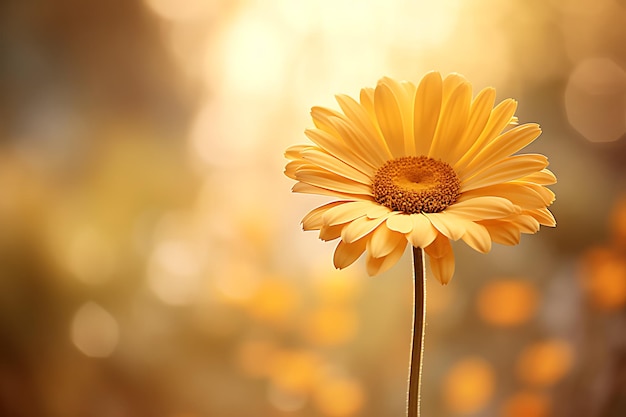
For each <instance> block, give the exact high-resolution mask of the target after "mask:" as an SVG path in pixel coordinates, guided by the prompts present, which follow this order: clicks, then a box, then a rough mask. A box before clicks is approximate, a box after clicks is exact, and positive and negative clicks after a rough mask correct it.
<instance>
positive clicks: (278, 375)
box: [269, 349, 324, 394]
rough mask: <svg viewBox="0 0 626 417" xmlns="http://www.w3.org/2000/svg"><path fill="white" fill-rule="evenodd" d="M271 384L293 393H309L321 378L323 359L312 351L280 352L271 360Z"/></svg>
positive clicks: (285, 350) (284, 350)
mask: <svg viewBox="0 0 626 417" xmlns="http://www.w3.org/2000/svg"><path fill="white" fill-rule="evenodd" d="M270 363H271V365H270V375H269V378H270V382H271V383H272V384H273V385H275V386H277V387H279V388H280V389H282V390H283V391H287V392H291V393H300V394H302V393H308V392H309V391H310V390H311V388H312V387H313V386H314V385H315V383H316V381H317V380H318V378H319V377H320V372H321V367H322V365H323V364H324V361H323V359H322V358H321V357H320V356H319V355H318V354H317V353H315V352H313V351H310V350H303V349H300V350H287V349H283V350H279V351H277V352H275V354H274V355H273V356H272V358H271V359H270Z"/></svg>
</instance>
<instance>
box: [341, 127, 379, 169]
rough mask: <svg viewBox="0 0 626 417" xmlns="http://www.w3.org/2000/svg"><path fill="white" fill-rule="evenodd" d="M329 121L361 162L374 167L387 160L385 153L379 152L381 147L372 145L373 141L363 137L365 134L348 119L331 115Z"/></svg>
mask: <svg viewBox="0 0 626 417" xmlns="http://www.w3.org/2000/svg"><path fill="white" fill-rule="evenodd" d="M329 123H330V124H331V125H332V126H333V127H334V128H335V130H336V131H337V134H338V135H339V136H341V138H342V139H343V141H344V143H345V144H346V146H347V147H348V148H350V149H351V150H352V152H354V154H355V155H357V156H358V157H359V159H360V160H361V161H363V163H365V164H367V165H369V166H370V167H372V168H374V169H376V168H377V167H379V166H381V165H382V164H384V163H385V162H386V161H387V159H388V158H385V155H384V154H382V153H381V149H380V148H378V147H377V146H374V142H372V141H371V140H370V139H369V138H367V137H365V134H364V133H363V132H361V131H360V130H359V129H358V128H357V127H356V126H355V125H354V124H352V123H351V122H350V121H349V120H345V119H344V118H343V117H332V118H329Z"/></svg>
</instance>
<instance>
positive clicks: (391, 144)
mask: <svg viewBox="0 0 626 417" xmlns="http://www.w3.org/2000/svg"><path fill="white" fill-rule="evenodd" d="M374 110H375V111H376V118H377V119H378V125H379V126H380V131H381V132H382V134H383V137H384V138H385V142H386V143H387V147H388V148H389V151H390V152H391V154H392V155H393V157H394V158H399V157H401V156H405V150H404V128H403V124H402V111H401V109H400V104H399V102H398V99H397V98H396V95H395V94H394V92H393V91H392V90H391V88H390V87H389V85H387V84H385V83H384V82H382V81H379V83H378V85H377V86H376V90H375V91H374Z"/></svg>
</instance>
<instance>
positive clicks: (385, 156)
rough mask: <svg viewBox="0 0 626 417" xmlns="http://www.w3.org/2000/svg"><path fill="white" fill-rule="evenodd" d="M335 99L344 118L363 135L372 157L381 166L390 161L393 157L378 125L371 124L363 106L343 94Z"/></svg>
mask: <svg viewBox="0 0 626 417" xmlns="http://www.w3.org/2000/svg"><path fill="white" fill-rule="evenodd" d="M335 98H336V100H337V103H339V106H340V107H341V110H342V111H343V112H344V114H345V115H346V117H347V118H348V119H349V120H350V121H351V122H352V123H353V124H354V125H355V127H356V128H357V129H358V131H359V132H360V133H361V134H363V136H364V142H366V143H367V144H368V145H369V146H370V148H369V151H370V152H371V153H372V154H373V157H376V158H378V159H377V160H378V161H379V162H380V164H381V165H382V164H384V163H385V162H386V161H388V160H389V159H392V158H393V157H392V155H391V153H390V152H389V149H388V148H387V145H386V144H385V141H384V140H383V137H382V133H381V132H380V129H379V128H378V125H375V124H374V123H372V119H371V118H370V116H369V114H368V112H367V110H366V109H365V108H364V106H362V105H361V104H359V103H358V102H357V101H356V100H354V99H353V98H352V97H349V96H346V95H343V94H338V95H337V96H335Z"/></svg>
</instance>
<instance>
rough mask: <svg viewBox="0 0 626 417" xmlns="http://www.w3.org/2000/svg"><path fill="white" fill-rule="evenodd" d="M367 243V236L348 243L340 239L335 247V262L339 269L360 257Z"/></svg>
mask: <svg viewBox="0 0 626 417" xmlns="http://www.w3.org/2000/svg"><path fill="white" fill-rule="evenodd" d="M366 245H367V238H363V239H359V240H357V241H355V242H352V243H346V242H344V241H343V240H340V241H339V244H338V245H337V248H335V254H334V255H333V264H334V265H335V268H337V269H343V268H345V267H347V266H350V265H352V264H353V263H354V261H356V260H357V259H359V257H360V256H361V255H363V252H365V247H366Z"/></svg>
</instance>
